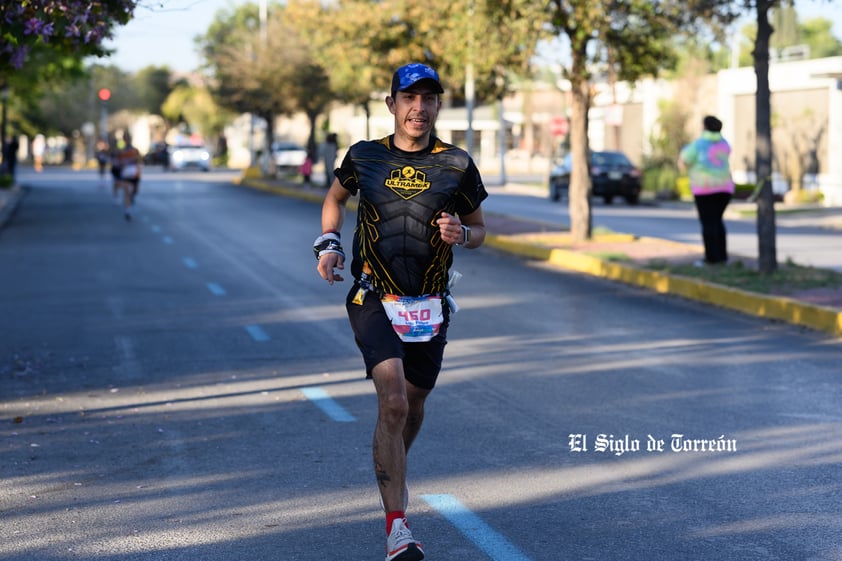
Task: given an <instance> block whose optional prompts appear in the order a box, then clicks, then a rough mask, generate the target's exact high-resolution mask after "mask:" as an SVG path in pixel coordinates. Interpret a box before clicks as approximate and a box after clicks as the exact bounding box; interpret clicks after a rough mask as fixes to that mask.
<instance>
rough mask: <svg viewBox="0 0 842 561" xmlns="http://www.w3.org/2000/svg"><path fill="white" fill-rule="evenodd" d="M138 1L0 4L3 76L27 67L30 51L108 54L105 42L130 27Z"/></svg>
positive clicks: (33, 0) (40, 0)
mask: <svg viewBox="0 0 842 561" xmlns="http://www.w3.org/2000/svg"><path fill="white" fill-rule="evenodd" d="M137 3H138V2H137V0H100V1H98V2H87V1H82V0H19V1H17V2H2V3H0V53H2V55H3V56H2V57H0V75H2V76H7V75H9V74H11V73H12V71H13V70H19V69H20V68H22V67H23V65H24V63H25V62H26V60H27V57H28V55H29V53H30V51H31V50H32V49H33V48H35V47H38V46H44V47H47V48H48V49H49V50H51V51H53V52H55V53H57V54H70V53H74V54H80V55H97V56H101V55H104V54H106V52H107V51H106V50H105V49H104V48H103V47H102V42H103V41H104V40H105V39H109V38H110V37H111V34H112V30H113V27H114V26H115V25H118V24H125V23H127V22H128V21H129V20H130V19H131V17H132V13H133V12H134V9H135V6H137Z"/></svg>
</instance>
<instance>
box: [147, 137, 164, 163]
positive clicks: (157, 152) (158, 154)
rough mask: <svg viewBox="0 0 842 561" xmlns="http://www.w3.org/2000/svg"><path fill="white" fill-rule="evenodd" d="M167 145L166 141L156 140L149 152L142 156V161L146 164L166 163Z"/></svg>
mask: <svg viewBox="0 0 842 561" xmlns="http://www.w3.org/2000/svg"><path fill="white" fill-rule="evenodd" d="M168 148H169V147H168V146H167V143H166V142H156V143H154V144H153V145H152V146H151V147H150V148H149V152H147V153H146V155H145V156H144V157H143V163H144V164H146V165H148V166H153V165H159V166H163V165H166V163H167V159H168V156H169V155H168V154H167V150H168Z"/></svg>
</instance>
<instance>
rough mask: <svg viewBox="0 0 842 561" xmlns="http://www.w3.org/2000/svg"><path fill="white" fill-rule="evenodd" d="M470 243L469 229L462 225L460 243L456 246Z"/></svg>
mask: <svg viewBox="0 0 842 561" xmlns="http://www.w3.org/2000/svg"><path fill="white" fill-rule="evenodd" d="M470 241H471V227H470V226H465V225H464V224H462V242H461V243H460V244H458V245H467V244H468V242H470Z"/></svg>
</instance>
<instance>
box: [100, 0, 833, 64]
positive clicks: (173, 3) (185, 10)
mask: <svg viewBox="0 0 842 561" xmlns="http://www.w3.org/2000/svg"><path fill="white" fill-rule="evenodd" d="M249 2H251V3H253V4H257V3H258V0H141V5H140V6H138V7H137V9H136V10H135V17H134V19H132V21H130V22H129V23H128V24H126V25H125V26H123V27H121V28H119V29H118V30H117V32H116V33H115V36H114V40H112V41H109V42H108V43H106V45H107V46H108V47H109V48H112V49H116V52H115V54H114V55H112V56H111V57H110V58H109V59H101V60H100V62H102V63H104V64H114V65H116V66H118V67H119V68H121V69H122V70H124V71H127V72H137V71H138V70H140V69H141V68H144V67H146V66H150V65H154V66H169V67H170V68H171V69H172V70H173V71H176V72H189V71H191V70H195V69H196V68H198V67H199V64H200V61H199V56H198V54H197V53H196V46H195V43H194V42H193V39H194V38H195V37H196V36H197V35H202V34H204V33H205V32H206V31H207V29H208V27H209V26H210V24H211V22H212V21H213V19H214V16H215V15H216V13H217V11H219V10H220V9H225V10H228V11H231V10H232V9H233V8H235V7H236V6H238V5H242V4H248V3H249ZM795 7H796V9H797V10H798V13H799V15H800V16H801V18H802V19H808V18H811V17H818V16H821V17H824V18H827V19H830V20H831V21H833V32H834V34H835V35H836V36H837V37H840V38H842V0H830V1H827V0H796V3H795Z"/></svg>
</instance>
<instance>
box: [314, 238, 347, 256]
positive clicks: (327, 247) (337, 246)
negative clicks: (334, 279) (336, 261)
mask: <svg viewBox="0 0 842 561" xmlns="http://www.w3.org/2000/svg"><path fill="white" fill-rule="evenodd" d="M313 253H314V254H315V256H316V260H317V261H318V260H319V258H320V257H321V256H322V255H325V254H327V253H336V254H338V255H341V256H342V258H343V259H344V258H345V252H344V251H343V250H342V243H341V242H340V241H339V233H338V232H325V233H324V234H322V235H321V236H319V237H318V238H316V241H315V242H313Z"/></svg>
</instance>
